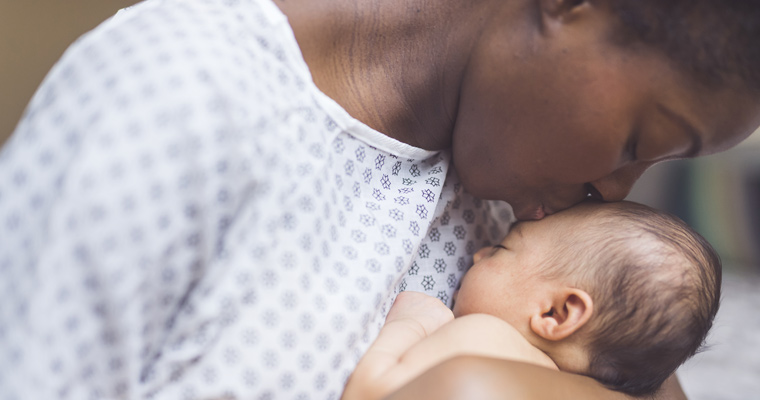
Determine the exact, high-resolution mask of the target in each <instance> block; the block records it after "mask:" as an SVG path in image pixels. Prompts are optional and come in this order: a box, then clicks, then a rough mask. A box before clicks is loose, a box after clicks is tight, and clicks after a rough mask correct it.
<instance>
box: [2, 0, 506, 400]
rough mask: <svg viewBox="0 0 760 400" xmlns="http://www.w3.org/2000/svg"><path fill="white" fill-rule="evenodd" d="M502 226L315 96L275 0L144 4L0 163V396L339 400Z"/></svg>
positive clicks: (444, 179)
mask: <svg viewBox="0 0 760 400" xmlns="http://www.w3.org/2000/svg"><path fill="white" fill-rule="evenodd" d="M511 218H512V216H511V212H510V210H509V207H508V205H506V204H503V203H493V202H486V201H480V200H477V199H474V198H472V197H471V196H469V195H467V194H466V193H464V192H463V190H462V187H461V185H460V184H458V181H457V177H456V173H455V171H454V169H453V167H452V165H451V162H450V155H449V154H448V153H447V152H430V151H425V150H422V149H417V148H414V147H411V146H409V145H406V144H403V143H400V142H397V141H395V140H393V139H390V138H388V137H386V136H384V135H382V134H380V133H378V132H376V131H373V130H372V129H370V128H369V127H367V126H366V125H363V124H361V123H360V122H358V121H356V120H354V119H353V118H351V117H350V116H349V115H348V114H347V113H346V112H345V111H344V110H343V109H341V108H340V107H339V106H338V105H337V104H336V103H335V102H333V101H332V100H331V99H329V98H328V97H326V96H325V95H324V94H322V93H321V92H320V91H319V90H318V89H317V88H316V86H315V85H314V84H313V82H312V80H311V76H310V74H309V71H308V68H307V66H306V64H305V63H304V61H303V59H302V56H301V54H300V51H299V49H298V46H297V44H296V42H295V39H294V37H293V33H292V31H291V29H290V26H289V25H288V24H287V20H286V18H285V17H284V15H282V14H281V13H280V11H279V10H278V9H277V8H276V6H274V5H273V4H272V3H270V2H268V1H265V0H239V1H233V0H228V1H218V0H217V1H210V0H206V1H204V0H152V1H149V2H146V3H142V4H140V5H138V6H135V7H133V8H131V9H129V10H127V11H124V12H122V13H120V14H118V15H117V17H115V18H113V19H111V20H109V21H107V22H105V23H104V24H102V25H101V26H100V27H99V28H97V29H96V30H95V31H93V32H91V33H89V34H87V35H85V36H84V37H83V38H82V39H80V40H79V41H77V42H76V43H75V44H74V45H73V46H72V47H71V48H70V49H69V50H68V51H67V52H66V53H65V55H64V56H63V58H62V60H61V61H60V62H59V63H58V64H57V65H56V66H55V67H54V68H53V70H52V71H51V72H50V74H49V76H48V77H47V78H46V80H45V82H44V83H43V85H42V86H41V88H40V90H39V91H38V92H37V94H36V95H35V97H34V98H33V100H32V102H31V104H30V106H29V108H28V109H27V112H26V114H25V116H24V118H23V119H22V121H21V122H20V124H19V126H18V128H17V130H16V132H15V133H14V135H13V137H12V138H11V140H10V141H9V142H8V143H7V145H6V146H5V147H4V148H3V149H2V152H1V153H0V290H2V299H3V301H2V302H0V399H3V400H11V399H18V400H28V399H76V400H86V399H112V398H113V399H138V398H140V399H141V398H150V399H167V400H175V399H200V398H239V399H265V398H277V399H290V398H292V399H337V398H338V397H339V396H340V394H341V390H342V386H343V384H344V383H345V380H346V378H347V377H348V375H349V374H350V372H351V370H352V368H353V367H354V366H355V364H356V362H357V360H358V358H359V357H360V356H361V355H362V354H363V352H364V351H365V350H366V348H367V347H368V345H369V343H370V342H371V341H372V340H373V339H374V338H375V336H376V335H377V331H378V329H379V327H380V326H381V325H382V322H383V319H384V317H385V315H386V313H387V310H388V307H389V305H390V304H391V303H392V301H393V299H394V297H395V295H396V294H397V293H398V292H399V291H402V290H417V291H421V292H425V293H428V294H430V295H432V296H437V297H438V298H440V299H441V300H442V301H443V302H445V303H447V304H449V305H450V303H451V296H452V293H453V291H454V289H455V288H456V287H457V285H458V284H459V281H460V279H461V277H462V275H463V274H464V272H465V271H466V269H467V268H468V267H469V265H470V264H471V260H472V254H473V253H474V252H475V251H476V250H477V249H478V248H479V247H480V246H483V245H487V244H490V243H492V242H494V241H497V240H499V239H500V238H501V237H502V236H503V235H504V234H505V232H506V229H507V228H508V226H509V222H510V220H511Z"/></svg>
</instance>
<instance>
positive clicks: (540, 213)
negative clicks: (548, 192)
mask: <svg viewBox="0 0 760 400" xmlns="http://www.w3.org/2000/svg"><path fill="white" fill-rule="evenodd" d="M552 214H554V211H553V210H551V209H549V208H546V207H545V206H544V205H543V204H541V205H539V206H538V207H536V208H535V209H533V211H526V212H524V213H521V215H515V216H516V217H517V219H518V220H521V221H528V220H539V219H543V218H544V217H546V216H547V215H552Z"/></svg>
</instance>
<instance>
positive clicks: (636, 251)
mask: <svg viewBox="0 0 760 400" xmlns="http://www.w3.org/2000/svg"><path fill="white" fill-rule="evenodd" d="M590 210H591V211H590V213H591V216H592V217H591V218H589V219H588V222H586V223H587V224H588V225H582V226H579V229H578V230H577V233H576V234H575V235H574V236H575V237H573V238H567V241H566V243H563V244H561V245H560V246H559V248H558V251H557V252H556V253H555V254H556V256H555V258H556V260H554V261H556V263H552V264H553V265H554V266H555V267H553V269H554V271H553V273H552V275H555V276H559V275H561V276H563V277H565V278H567V277H573V276H576V277H580V278H579V280H578V281H577V282H576V284H577V286H578V287H580V288H582V289H584V290H586V291H587V292H588V293H589V294H590V295H591V297H592V299H593V301H594V314H593V315H592V317H591V320H590V321H589V323H588V324H587V325H586V326H584V327H582V328H581V330H579V332H578V334H580V335H583V338H584V342H585V343H586V346H587V350H588V353H589V369H588V371H586V372H587V375H588V376H590V377H592V378H594V379H596V380H598V381H600V382H601V383H603V384H604V385H606V386H607V387H609V388H611V389H614V390H618V391H621V392H624V393H628V394H631V395H635V396H640V395H648V394H653V393H654V392H656V391H657V390H658V389H659V388H660V386H662V383H663V382H664V381H665V380H666V379H667V378H668V377H669V376H670V375H672V374H673V373H674V372H675V370H676V369H677V368H678V366H680V365H681V364H683V362H684V361H686V360H687V359H688V358H689V357H691V356H693V355H694V354H695V353H696V352H697V351H698V350H699V349H700V348H701V347H702V345H703V343H704V341H705V337H706V336H707V333H708V331H709V330H710V327H711V326H712V323H713V319H714V318H715V314H716V313H717V312H718V306H719V304H720V286H721V279H722V274H721V270H722V267H721V262H720V259H719V257H718V255H717V254H716V252H715V250H714V249H713V248H712V246H710V244H709V243H708V242H707V241H706V240H705V239H704V238H703V237H702V236H700V235H699V234H698V233H696V232H695V231H694V230H693V229H691V228H690V227H689V226H688V225H687V224H686V223H684V222H683V221H681V220H680V219H678V218H677V217H675V216H672V215H669V214H666V213H664V212H661V211H657V210H655V209H652V208H650V207H647V206H644V205H641V204H636V203H631V202H620V203H607V204H602V203H600V204H599V207H594V208H591V209H590ZM578 241H580V242H581V243H584V244H585V245H581V246H578ZM579 261H580V262H579ZM558 265H562V267H560V268H557V267H556V266H558Z"/></svg>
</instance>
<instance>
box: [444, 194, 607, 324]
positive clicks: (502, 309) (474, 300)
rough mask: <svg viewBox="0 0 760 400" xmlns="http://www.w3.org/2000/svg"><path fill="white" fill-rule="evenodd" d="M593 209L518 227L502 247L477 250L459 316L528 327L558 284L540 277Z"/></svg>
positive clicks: (464, 283)
mask: <svg viewBox="0 0 760 400" xmlns="http://www.w3.org/2000/svg"><path fill="white" fill-rule="evenodd" d="M594 206H599V205H598V204H597V205H594ZM594 206H592V207H594ZM588 209H589V206H588V205H584V204H581V205H579V206H576V207H573V208H570V209H568V210H565V211H562V212H560V213H557V214H554V215H551V216H548V217H546V218H544V219H542V220H538V221H525V222H520V223H517V224H515V225H514V226H513V227H512V229H511V230H510V231H509V234H508V235H507V237H505V238H504V240H502V242H501V244H499V245H497V246H493V247H485V248H483V249H481V250H480V251H478V252H477V253H476V254H475V256H474V261H475V264H474V265H473V266H472V268H470V270H469V271H468V272H467V274H466V275H465V277H464V280H463V281H462V286H461V288H460V289H459V293H458V294H457V297H456V301H455V303H454V315H455V316H457V317H459V316H463V315H467V314H474V313H484V314H490V315H494V316H497V317H499V318H501V319H503V320H505V321H507V322H509V323H510V324H512V325H514V326H519V325H521V324H525V323H526V322H527V321H528V319H529V316H530V315H532V314H533V313H534V312H535V311H536V310H534V309H533V308H535V307H539V306H538V304H540V303H541V302H540V301H536V300H537V299H540V298H545V297H547V296H546V294H547V291H551V290H552V288H553V287H555V286H556V284H557V282H556V281H552V280H548V279H546V278H543V277H541V276H540V274H539V273H538V272H539V271H540V270H541V268H542V267H546V266H547V263H549V262H553V261H552V260H553V259H554V258H553V257H552V256H553V254H555V253H556V244H557V242H558V241H559V240H561V238H562V237H563V236H564V235H568V234H570V233H572V232H575V231H577V230H578V229H582V226H583V223H582V222H583V220H584V219H588V218H590V215H589V213H588V212H587V210H588Z"/></svg>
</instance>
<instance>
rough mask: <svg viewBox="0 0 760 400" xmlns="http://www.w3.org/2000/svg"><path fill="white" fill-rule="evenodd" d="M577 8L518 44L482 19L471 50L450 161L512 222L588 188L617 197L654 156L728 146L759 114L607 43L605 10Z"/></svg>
mask: <svg viewBox="0 0 760 400" xmlns="http://www.w3.org/2000/svg"><path fill="white" fill-rule="evenodd" d="M584 18H587V19H588V20H587V21H586V23H585V24H577V23H576V24H568V25H562V24H553V25H552V24H549V26H545V30H544V31H543V33H542V34H540V35H537V36H536V38H535V40H534V41H533V42H532V43H529V44H528V45H527V46H525V49H524V51H522V52H514V51H507V49H513V48H514V45H513V44H510V45H506V44H505V42H506V40H507V39H505V38H509V32H510V28H509V27H505V26H500V25H499V24H487V25H486V26H485V28H484V33H483V36H482V38H483V39H482V40H481V42H480V44H479V46H478V47H477V48H476V50H475V52H474V53H473V55H472V57H471V61H470V64H469V67H468V71H467V75H466V77H465V81H464V84H463V87H462V92H461V97H460V105H459V112H458V116H457V120H456V125H455V129H454V138H453V153H454V162H455V164H456V167H457V171H458V173H459V175H460V177H461V179H462V182H463V184H464V185H465V187H466V188H467V190H468V191H469V192H471V193H472V194H474V195H476V196H478V197H481V198H487V199H501V200H505V201H507V202H509V203H510V204H511V205H512V206H513V208H514V210H515V214H516V216H517V218H518V219H520V220H527V219H540V218H542V217H543V216H545V215H547V214H551V213H554V212H556V211H559V210H562V209H565V208H567V207H569V206H571V205H573V204H575V203H578V202H580V201H581V200H583V199H584V198H585V197H586V196H587V195H588V194H589V193H590V192H591V193H592V194H593V195H594V196H595V197H601V198H602V199H604V200H607V201H615V200H622V199H623V198H625V196H626V195H627V194H628V192H629V191H630V189H631V187H632V186H633V184H634V182H635V181H636V179H638V177H639V176H640V175H641V174H642V173H643V172H644V170H646V169H647V168H648V167H650V166H651V165H653V164H654V163H657V162H659V161H664V160H670V159H676V158H685V157H694V156H697V155H705V154H710V153H714V152H717V151H721V150H724V149H727V148H729V147H731V146H733V145H735V144H737V143H738V142H739V141H741V140H743V139H744V138H745V137H746V136H748V135H749V134H750V133H751V132H752V131H753V130H754V129H755V128H756V127H757V125H758V124H760V120H759V118H758V116H760V102H758V101H757V99H753V98H751V97H749V96H747V95H742V94H740V93H737V92H733V91H730V90H722V91H718V90H708V89H706V88H704V87H700V86H697V85H693V84H691V83H692V82H691V81H690V80H689V79H687V78H686V77H685V76H683V75H682V74H679V73H678V72H677V71H676V70H675V69H673V68H672V67H671V66H670V65H669V64H668V60H667V58H666V57H664V56H661V55H659V54H657V53H654V52H650V51H648V50H647V49H636V48H634V49H623V48H620V47H618V46H616V45H614V44H612V43H610V42H609V41H608V39H607V36H608V35H607V34H606V32H608V31H609V29H610V27H609V26H608V25H609V22H608V20H610V19H611V17H605V16H604V15H602V13H597V14H592V15H590V16H589V15H585V16H584ZM550 22H551V21H550ZM600 32H604V33H600ZM523 40H524V39H523Z"/></svg>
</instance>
